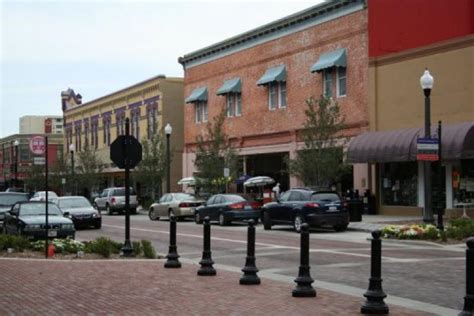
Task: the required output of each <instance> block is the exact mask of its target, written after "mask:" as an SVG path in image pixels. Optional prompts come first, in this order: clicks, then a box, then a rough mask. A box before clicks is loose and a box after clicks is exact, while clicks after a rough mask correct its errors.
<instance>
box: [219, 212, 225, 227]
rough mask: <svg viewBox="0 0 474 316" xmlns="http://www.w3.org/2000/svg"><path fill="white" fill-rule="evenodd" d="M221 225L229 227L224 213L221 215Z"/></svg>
mask: <svg viewBox="0 0 474 316" xmlns="http://www.w3.org/2000/svg"><path fill="white" fill-rule="evenodd" d="M219 225H221V226H226V225H227V221H226V219H225V216H224V214H223V213H220V214H219Z"/></svg>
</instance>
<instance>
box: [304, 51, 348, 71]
mask: <svg viewBox="0 0 474 316" xmlns="http://www.w3.org/2000/svg"><path fill="white" fill-rule="evenodd" d="M346 66H347V61H346V49H345V48H341V49H337V50H334V51H332V52H328V53H324V54H321V56H319V59H318V61H317V62H316V63H315V64H314V65H313V66H312V67H311V72H319V71H322V70H324V69H327V68H332V67H346Z"/></svg>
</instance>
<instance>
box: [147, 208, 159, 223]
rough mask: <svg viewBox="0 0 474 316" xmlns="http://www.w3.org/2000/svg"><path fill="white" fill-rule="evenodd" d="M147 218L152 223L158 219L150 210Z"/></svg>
mask: <svg viewBox="0 0 474 316" xmlns="http://www.w3.org/2000/svg"><path fill="white" fill-rule="evenodd" d="M148 217H149V218H150V220H152V221H157V220H159V219H160V218H159V217H158V216H155V213H154V210H153V209H152V208H151V209H150V210H149V211H148Z"/></svg>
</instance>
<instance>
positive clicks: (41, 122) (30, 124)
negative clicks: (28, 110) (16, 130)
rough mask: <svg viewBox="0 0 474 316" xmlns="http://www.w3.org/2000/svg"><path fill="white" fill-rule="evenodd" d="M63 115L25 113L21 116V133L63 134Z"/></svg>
mask: <svg viewBox="0 0 474 316" xmlns="http://www.w3.org/2000/svg"><path fill="white" fill-rule="evenodd" d="M63 131H64V130H63V117H62V116H57V115H25V116H22V117H20V134H62V133H63Z"/></svg>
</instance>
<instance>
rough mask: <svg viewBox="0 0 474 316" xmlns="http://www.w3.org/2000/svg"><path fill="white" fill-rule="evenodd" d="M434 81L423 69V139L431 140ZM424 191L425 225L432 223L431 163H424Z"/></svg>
mask: <svg viewBox="0 0 474 316" xmlns="http://www.w3.org/2000/svg"><path fill="white" fill-rule="evenodd" d="M433 82H434V79H433V77H432V76H431V75H430V72H429V71H428V68H426V69H425V72H424V73H423V76H421V78H420V84H421V88H422V89H423V92H424V94H425V135H424V136H425V138H431V114H430V110H431V109H430V106H431V105H430V94H431V89H432V88H433ZM423 166H424V170H423V171H424V172H423V175H424V191H425V207H424V209H423V221H424V222H425V223H432V222H434V217H433V207H432V203H431V162H430V161H424V163H423Z"/></svg>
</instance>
